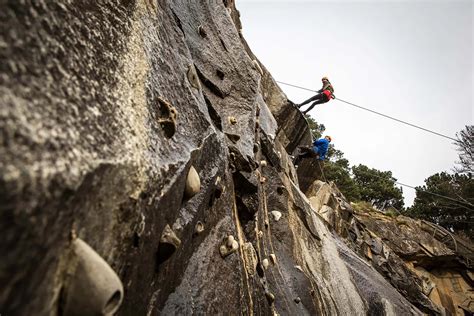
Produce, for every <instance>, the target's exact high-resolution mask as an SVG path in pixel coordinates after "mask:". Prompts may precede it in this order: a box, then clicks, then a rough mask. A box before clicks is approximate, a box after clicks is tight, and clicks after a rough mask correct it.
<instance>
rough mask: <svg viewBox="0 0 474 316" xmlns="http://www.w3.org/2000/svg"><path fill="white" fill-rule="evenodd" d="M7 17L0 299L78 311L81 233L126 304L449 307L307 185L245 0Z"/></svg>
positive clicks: (300, 123) (36, 311)
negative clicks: (365, 250) (245, 13)
mask: <svg viewBox="0 0 474 316" xmlns="http://www.w3.org/2000/svg"><path fill="white" fill-rule="evenodd" d="M0 17H1V20H0V21H1V22H0V23H1V29H0V57H1V59H2V63H1V64H0V67H1V68H0V90H1V93H0V102H1V107H0V157H1V159H0V208H1V209H0V231H1V232H2V238H1V241H0V256H1V258H2V260H0V284H1V287H0V314H2V315H3V314H5V315H61V314H62V311H63V307H64V306H63V305H64V302H63V300H62V297H63V296H62V294H61V293H62V288H63V286H64V282H65V279H66V274H67V267H68V265H69V264H70V262H69V261H68V260H69V258H68V255H67V254H68V253H69V252H70V247H71V235H77V236H78V237H80V238H81V239H82V240H84V241H86V242H87V243H88V244H89V245H90V246H91V247H92V248H93V249H94V250H95V251H96V252H97V253H98V254H99V255H101V256H102V258H104V260H105V261H107V262H108V263H109V265H110V266H111V267H112V268H113V269H114V271H116V272H117V274H118V275H119V277H120V279H121V281H122V283H123V286H124V293H125V295H124V300H123V303H122V306H121V307H120V309H119V311H118V314H119V315H156V314H160V313H161V314H163V315H168V314H191V313H196V314H218V313H227V312H229V311H232V312H233V313H235V314H239V313H241V314H252V313H255V314H268V315H270V314H272V313H274V312H276V313H278V314H281V315H297V314H298V315H304V314H318V315H349V314H356V315H363V314H371V315H383V314H394V313H395V314H400V315H402V314H403V315H409V314H413V315H418V314H420V313H421V312H420V311H419V309H418V308H417V307H415V305H416V306H418V307H423V308H428V309H430V308H431V309H430V311H431V310H435V309H434V308H433V307H432V306H431V305H429V303H430V302H431V301H429V300H428V299H427V298H426V296H424V297H423V299H425V298H426V299H427V300H428V301H426V304H425V302H423V303H421V304H415V305H412V304H411V303H410V302H408V301H407V300H406V299H405V297H404V296H407V295H406V293H404V292H403V291H402V294H400V293H399V292H398V291H397V289H399V290H400V286H399V285H398V284H397V283H395V282H393V280H391V279H390V278H384V277H383V276H382V275H384V274H383V271H382V272H381V273H382V275H381V274H380V273H379V272H378V271H379V269H378V268H377V267H375V268H374V267H373V266H371V265H370V264H368V262H367V260H365V259H363V257H362V256H359V255H358V254H356V252H355V251H353V250H356V251H359V249H358V248H356V247H352V246H351V244H350V243H347V242H346V241H347V237H348V233H344V232H343V230H335V229H334V228H333V227H332V226H337V225H340V226H341V227H342V225H343V224H342V222H341V221H340V220H339V216H349V215H350V214H349V215H348V214H345V213H344V214H345V215H344V214H343V213H341V212H340V210H339V209H338V208H337V207H336V206H335V205H331V204H328V206H329V207H328V208H326V210H327V212H329V213H331V212H333V213H331V214H332V215H331V216H330V217H327V216H324V218H323V216H321V215H319V214H318V211H319V209H318V208H317V207H312V206H311V203H312V202H311V203H310V201H309V200H308V199H307V198H306V196H305V195H304V194H303V193H302V192H301V190H300V188H299V184H298V181H297V179H298V177H297V174H296V171H295V169H294V167H293V165H292V164H291V159H290V157H289V155H288V154H287V153H291V152H293V150H294V149H295V148H296V147H297V146H298V145H308V144H309V142H310V141H311V136H310V133H309V130H308V127H307V125H306V123H305V121H304V118H303V116H302V115H301V114H300V112H298V111H297V110H296V109H294V108H293V107H292V106H291V104H290V101H288V100H287V98H286V96H285V95H284V94H283V93H282V92H281V90H280V89H279V88H278V86H277V85H276V84H275V81H274V80H273V78H272V77H271V75H270V74H269V73H268V71H266V69H265V67H264V66H263V65H261V64H260V63H259V62H258V60H256V58H255V56H254V55H253V54H252V53H251V51H250V49H249V47H248V45H247V44H246V43H245V40H244V39H243V38H242V35H241V32H240V31H239V30H240V29H241V25H240V21H239V17H238V11H237V10H236V8H235V5H234V3H233V1H231V0H225V1H222V2H220V1H155V0H146V1H128V0H123V1H118V0H116V1H113V2H102V1H97V2H88V3H78V2H72V1H65V2H60V3H55V2H47V1H18V2H17V1H9V2H5V1H4V2H2V4H1V10H0ZM262 73H263V75H262ZM262 160H265V161H266V162H267V163H266V164H262V163H261V161H262ZM191 167H193V168H194V169H195V170H196V172H197V174H198V175H199V179H200V190H193V191H194V192H193V193H196V194H195V195H192V196H191V195H189V194H188V195H185V186H186V179H187V175H188V173H189V170H190V168H191ZM304 168H308V170H309V169H311V170H315V168H312V167H310V166H309V167H304V166H302V167H301V168H299V169H298V170H304ZM298 172H300V171H298ZM314 177H317V174H315V175H314ZM312 180H314V178H313V179H311V177H308V179H306V182H305V183H306V184H305V189H304V191H306V187H308V188H310V187H311V186H312ZM308 196H311V194H308ZM320 204H321V205H325V204H327V203H326V202H324V203H320ZM272 211H277V212H280V213H281V218H280V219H279V220H278V221H275V220H274V219H273V218H272V216H271V212H272ZM348 212H349V213H350V211H348ZM329 213H328V214H329ZM341 214H342V215H341ZM349 217H350V216H349ZM328 218H331V224H328V223H327V222H326V221H325V220H324V219H328ZM331 225H332V226H331ZM336 232H339V233H340V235H341V236H342V238H341V237H339V236H338V235H337V234H336ZM229 236H234V238H235V240H234V241H235V242H231V243H229V244H230V245H227V244H228V239H229ZM236 245H238V246H237V247H238V249H237V251H235V252H232V253H226V255H225V256H221V254H220V248H221V246H225V247H227V248H226V249H227V250H229V249H234V248H235V247H236ZM265 259H267V261H265V262H268V265H267V264H265V266H266V269H265V268H264V264H263V262H264V260H265ZM384 276H386V275H384ZM387 280H388V281H387ZM389 281H391V282H392V284H394V286H391V285H390V283H389ZM408 297H409V296H408ZM409 298H410V297H409ZM443 299H446V297H445V296H440V300H443ZM414 303H416V302H414ZM428 305H429V306H428Z"/></svg>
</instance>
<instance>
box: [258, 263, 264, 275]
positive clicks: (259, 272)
mask: <svg viewBox="0 0 474 316" xmlns="http://www.w3.org/2000/svg"><path fill="white" fill-rule="evenodd" d="M257 274H258V276H259V277H261V278H263V277H264V275H265V273H264V272H263V267H262V264H261V263H260V262H259V263H258V264H257Z"/></svg>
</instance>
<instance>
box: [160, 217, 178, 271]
mask: <svg viewBox="0 0 474 316" xmlns="http://www.w3.org/2000/svg"><path fill="white" fill-rule="evenodd" d="M179 246H181V240H179V238H178V237H177V236H176V234H175V233H174V231H173V230H172V229H171V227H170V225H168V224H166V226H165V228H164V229H163V233H162V234H161V238H160V243H159V245H158V264H162V263H163V262H165V261H166V260H168V259H169V258H170V257H171V256H172V255H173V254H174V253H175V251H176V250H177V249H178V248H179Z"/></svg>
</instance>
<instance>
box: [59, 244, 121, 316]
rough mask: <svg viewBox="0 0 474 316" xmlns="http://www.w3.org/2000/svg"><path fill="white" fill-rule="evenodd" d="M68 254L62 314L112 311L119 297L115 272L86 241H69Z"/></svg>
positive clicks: (119, 289) (92, 313)
mask: <svg viewBox="0 0 474 316" xmlns="http://www.w3.org/2000/svg"><path fill="white" fill-rule="evenodd" d="M71 251H72V257H71V262H69V264H68V271H67V277H66V280H65V283H64V288H63V291H62V294H61V295H62V297H61V300H60V301H61V302H62V304H63V306H61V309H62V311H63V314H64V315H72V316H75V315H112V314H114V313H115V312H116V311H117V310H118V308H119V307H120V304H121V303H122V299H123V285H122V282H121V281H120V279H119V277H118V276H117V274H116V273H115V272H114V271H113V270H112V268H111V267H110V266H109V265H108V264H107V262H105V261H104V259H102V258H101V257H100V256H99V255H98V254H97V253H96V252H95V251H94V250H93V249H92V248H91V247H90V246H89V245H88V244H86V243H85V242H84V241H83V240H81V239H79V238H75V239H74V240H73V241H72V249H71Z"/></svg>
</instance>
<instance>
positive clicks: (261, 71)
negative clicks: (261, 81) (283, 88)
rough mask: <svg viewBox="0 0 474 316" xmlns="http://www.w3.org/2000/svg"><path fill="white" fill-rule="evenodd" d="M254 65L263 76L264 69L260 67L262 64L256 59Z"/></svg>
mask: <svg viewBox="0 0 474 316" xmlns="http://www.w3.org/2000/svg"><path fill="white" fill-rule="evenodd" d="M252 64H253V66H254V67H255V69H257V71H258V72H259V73H260V75H262V76H263V70H262V67H261V66H260V64H259V63H258V61H257V60H256V59H254V60H253V61H252Z"/></svg>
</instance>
